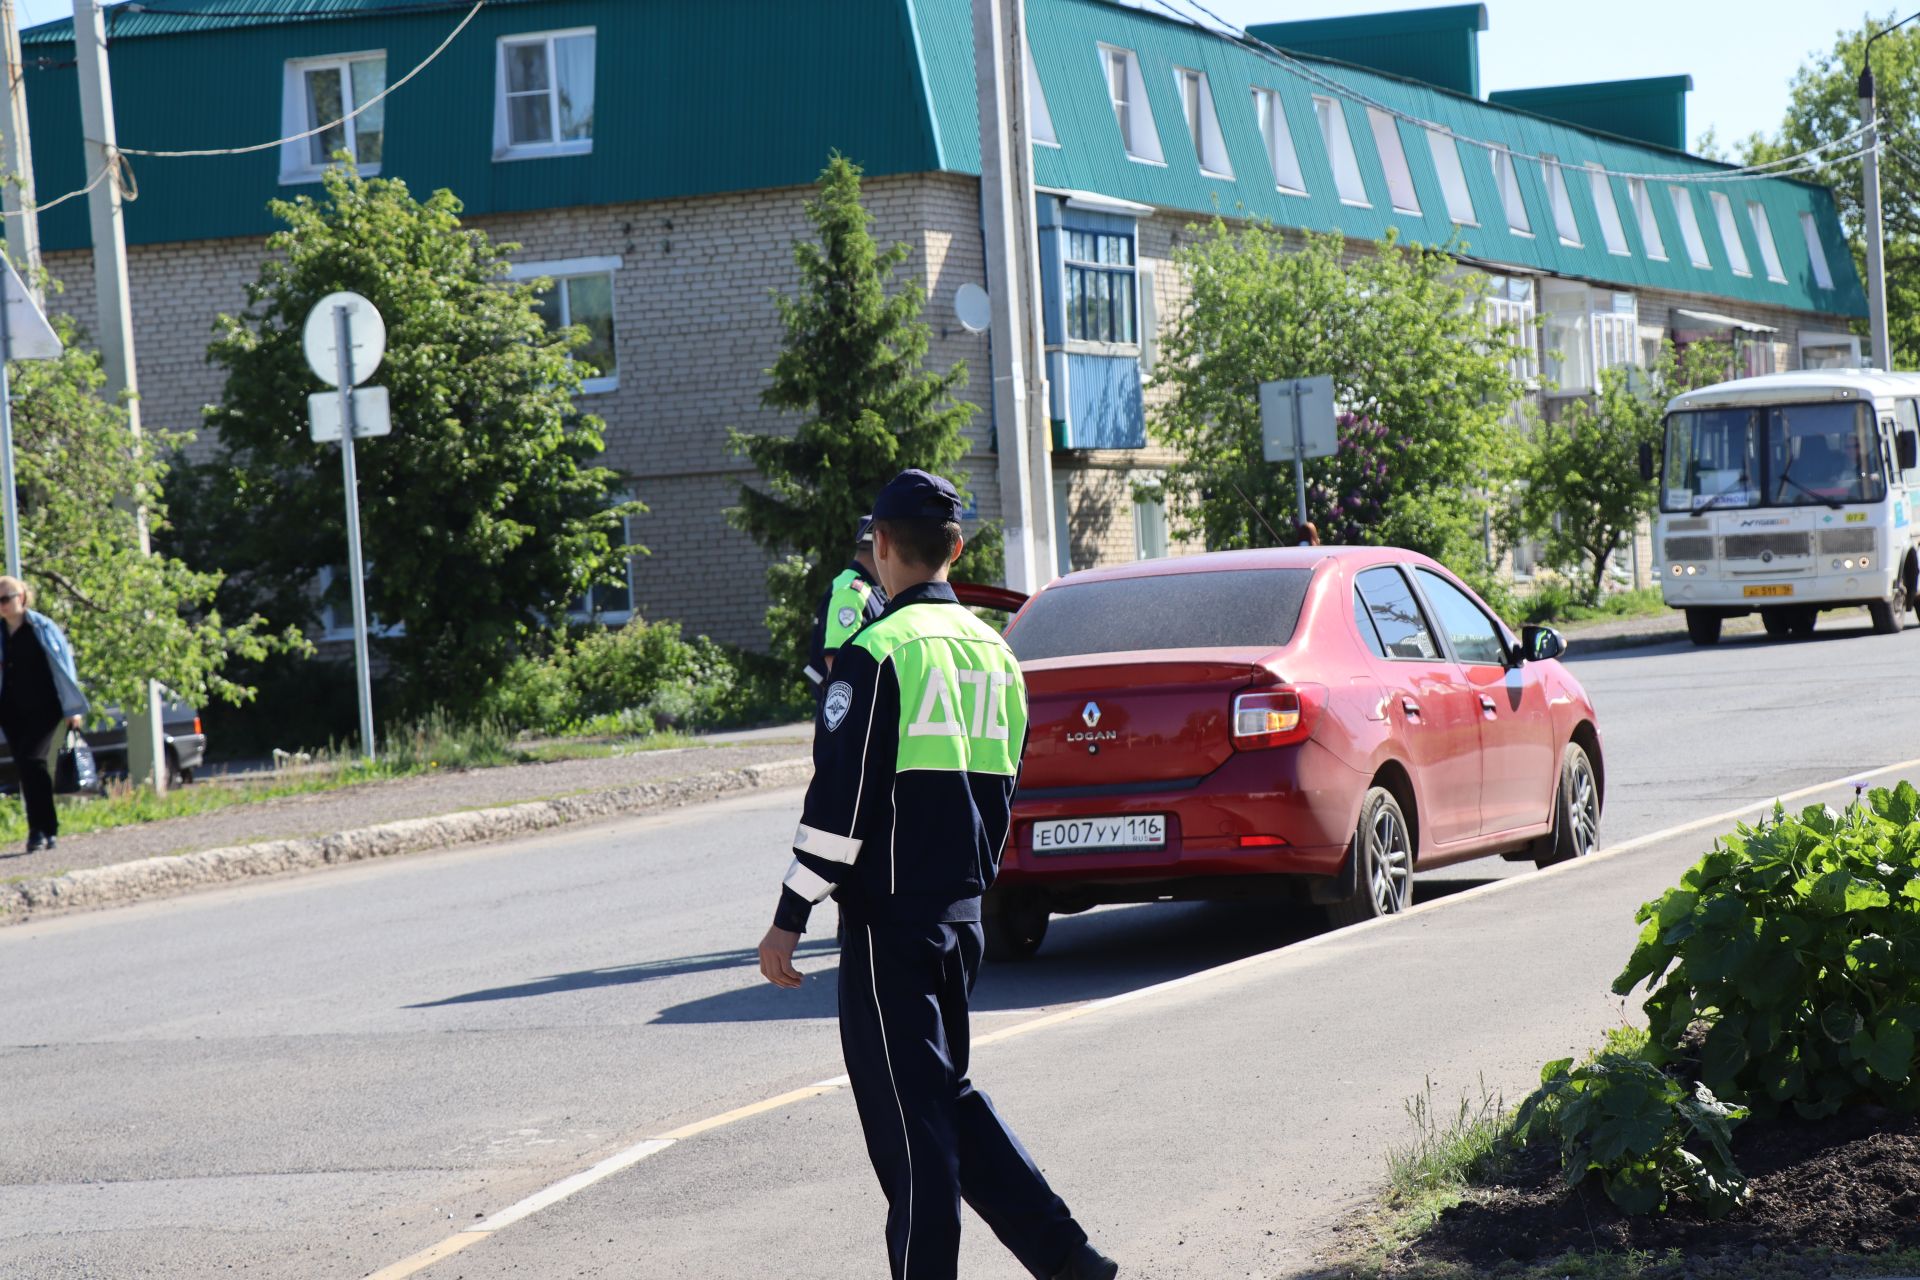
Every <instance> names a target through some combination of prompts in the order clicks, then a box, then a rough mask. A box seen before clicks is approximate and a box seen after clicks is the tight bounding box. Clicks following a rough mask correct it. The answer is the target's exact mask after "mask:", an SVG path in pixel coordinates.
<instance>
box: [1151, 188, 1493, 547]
mask: <svg viewBox="0 0 1920 1280" xmlns="http://www.w3.org/2000/svg"><path fill="white" fill-rule="evenodd" d="M1174 256H1175V261H1176V262H1178V264H1179V265H1180V267H1181V269H1182V271H1183V272H1184V273H1185V275H1186V278H1187V282H1188V284H1189V286H1190V288H1191V297H1190V301H1189V303H1188V304H1187V306H1186V307H1184V308H1183V309H1182V310H1181V312H1180V314H1179V315H1178V316H1177V317H1176V318H1175V319H1174V322H1173V325H1172V328H1171V330H1170V331H1169V332H1168V333H1167V335H1166V337H1165V338H1164V339H1163V341H1162V343H1161V354H1160V359H1159V363H1158V365H1157V366H1156V367H1155V369H1154V371H1153V381H1154V385H1155V386H1156V387H1157V388H1159V389H1161V390H1162V391H1163V392H1165V393H1166V398H1165V399H1164V400H1162V401H1161V403H1160V404H1159V405H1158V407H1156V408H1155V409H1154V410H1153V411H1152V413H1151V415H1150V418H1149V430H1150V432H1151V434H1152V436H1153V439H1154V440H1155V442H1156V443H1158V444H1161V445H1164V446H1166V447H1167V448H1169V449H1171V450H1172V451H1173V452H1174V453H1175V454H1176V455H1177V460H1176V461H1175V462H1174V463H1173V464H1172V465H1171V466H1170V467H1168V469H1167V472H1166V480H1165V483H1164V492H1165V494H1166V497H1167V499H1168V511H1169V515H1170V516H1171V517H1172V521H1173V524H1174V525H1175V527H1176V529H1177V532H1178V534H1179V536H1181V537H1198V538H1200V539H1202V540H1204V542H1205V544H1206V546H1207V547H1208V548H1209V549H1213V550H1218V549H1222V548H1230V547H1257V546H1268V545H1273V544H1274V543H1276V542H1278V543H1286V542H1290V541H1292V533H1293V519H1294V517H1293V512H1294V510H1295V504H1294V491H1293V468H1292V466H1291V465H1290V464H1284V463H1272V462H1267V461H1266V460H1265V459H1264V457H1263V456H1262V448H1261V435H1260V407H1259V402H1258V397H1257V394H1256V388H1257V386H1258V384H1259V383H1261V382H1265V381H1268V380H1271V379H1276V378H1295V377H1311V376H1315V375H1319V374H1330V375H1332V377H1333V387H1334V396H1335V399H1336V401H1337V402H1338V405H1339V407H1340V408H1341V409H1342V410H1344V411H1346V412H1347V413H1348V414H1349V417H1348V419H1347V423H1346V426H1345V427H1344V428H1343V431H1342V436H1341V452H1340V453H1339V455H1337V456H1335V457H1333V458H1320V459H1314V460H1311V461H1309V462H1308V463H1307V464H1306V475H1307V491H1308V505H1307V518H1308V519H1309V520H1312V521H1314V522H1315V523H1316V524H1317V525H1319V526H1320V527H1321V528H1322V529H1328V530H1331V529H1342V530H1348V531H1351V532H1354V533H1357V534H1359V535H1361V536H1364V537H1365V539H1366V540H1367V541H1369V542H1372V543H1380V544H1394V545H1399V546H1405V547H1411V548H1413V549H1415V550H1418V551H1423V552H1426V553H1428V554H1430V555H1433V556H1435V557H1436V558H1439V559H1442V560H1444V561H1446V562H1447V563H1448V564H1449V565H1451V566H1452V567H1453V568H1454V569H1455V570H1456V571H1457V572H1460V573H1462V574H1463V575H1464V576H1466V577H1468V578H1470V579H1472V580H1474V581H1476V582H1485V581H1486V580H1487V577H1488V568H1489V566H1488V565H1487V559H1486V556H1485V553H1484V551H1483V550H1482V544H1481V528H1482V524H1481V522H1482V518H1483V514H1484V511H1485V503H1484V502H1479V501H1476V500H1474V499H1472V498H1471V497H1469V496H1468V495H1469V494H1471V493H1473V492H1476V491H1477V492H1490V491H1492V490H1493V489H1495V488H1496V487H1497V486H1498V485H1499V484H1500V483H1501V482H1502V481H1503V479H1504V478H1505V476H1506V473H1507V470H1508V466H1509V461H1510V459H1511V457H1512V454H1513V447H1512V445H1513V440H1514V429H1513V427H1512V426H1511V424H1510V422H1509V421H1508V419H1509V416H1510V413H1511V406H1512V405H1513V403H1514V401H1515V400H1516V399H1517V398H1518V397H1519V396H1520V394H1521V387H1520V385H1519V383H1518V382H1517V381H1516V380H1515V378H1514V376H1513V374H1512V372H1511V371H1510V370H1509V367H1508V365H1509V360H1510V358H1511V354H1510V346H1511V344H1512V343H1513V342H1514V341H1515V340H1516V335H1515V334H1514V333H1513V332H1512V331H1511V330H1510V329H1509V328H1506V327H1504V326H1501V327H1492V326H1489V324H1488V323H1487V320H1486V318H1485V312H1484V309H1483V308H1482V307H1481V306H1479V305H1478V302H1479V298H1480V292H1479V287H1478V286H1477V285H1476V283H1475V280H1476V279H1477V278H1476V277H1468V278H1462V277H1461V276H1460V274H1459V270H1458V264H1457V263H1456V262H1455V260H1454V259H1453V258H1452V257H1451V256H1450V255H1448V254H1446V253H1444V252H1441V251H1440V250H1436V249H1428V248H1422V247H1419V246H1414V247H1406V246H1402V245H1399V244H1397V243H1395V242H1394V241H1393V240H1392V239H1391V238H1389V239H1388V240H1387V241H1386V242H1384V243H1382V244H1380V245H1379V246H1378V247H1377V250H1376V251H1373V252H1369V253H1366V254H1363V255H1361V256H1360V257H1358V258H1357V259H1356V260H1354V261H1347V260H1346V259H1345V256H1344V244H1343V242H1342V240H1341V238H1340V237H1339V236H1317V235H1309V236H1307V237H1306V242H1305V244H1304V245H1303V246H1299V247H1295V246H1294V245H1292V244H1290V243H1289V242H1288V240H1287V239H1286V237H1285V236H1284V235H1283V234H1282V233H1281V232H1280V231H1279V230H1278V229H1276V228H1274V227H1273V226H1271V225H1269V224H1264V223H1255V224H1253V225H1250V226H1247V227H1244V228H1241V229H1238V230H1234V229H1229V228H1228V226H1227V225H1226V223H1225V222H1224V221H1222V220H1219V219H1216V220H1215V221H1214V222H1213V224H1212V226H1211V227H1210V228H1209V229H1208V231H1207V232H1206V234H1204V235H1203V236H1201V237H1200V238H1199V239H1197V240H1195V241H1193V242H1191V243H1189V244H1185V245H1182V246H1181V247H1180V248H1178V249H1177V250H1176V251H1175V255H1174ZM1383 442H1385V445H1386V446H1387V447H1386V448H1385V449H1384V450H1383ZM1363 472H1364V474H1362V473H1363ZM1361 511H1365V512H1367V513H1369V514H1372V513H1375V512H1377V513H1378V514H1377V517H1376V518H1374V519H1372V521H1371V522H1370V523H1365V524H1363V523H1361V522H1359V521H1356V520H1355V519H1353V517H1354V515H1355V513H1356V512H1361Z"/></svg>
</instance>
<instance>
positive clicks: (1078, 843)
mask: <svg viewBox="0 0 1920 1280" xmlns="http://www.w3.org/2000/svg"><path fill="white" fill-rule="evenodd" d="M1166 847H1167V816H1166V815H1165V814H1163V813H1135V814H1124V815H1116V816H1113V817H1103V818H1054V819H1050V820H1048V821H1045V822H1036V823H1034V824H1033V851H1034V852H1035V853H1081V852H1087V851H1091V850H1095V849H1164V848H1166Z"/></svg>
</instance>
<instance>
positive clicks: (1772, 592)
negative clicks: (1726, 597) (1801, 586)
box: [1744, 582, 1793, 596]
mask: <svg viewBox="0 0 1920 1280" xmlns="http://www.w3.org/2000/svg"><path fill="white" fill-rule="evenodd" d="M1744 593H1745V594H1746V595H1748V596H1790V595H1792V594H1793V584H1792V583H1791V582H1783V583H1780V584H1779V585H1778V586H1771V587H1747V588H1745V589H1744Z"/></svg>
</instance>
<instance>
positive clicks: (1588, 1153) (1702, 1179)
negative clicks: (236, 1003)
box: [1513, 1050, 1747, 1217]
mask: <svg viewBox="0 0 1920 1280" xmlns="http://www.w3.org/2000/svg"><path fill="white" fill-rule="evenodd" d="M1746 1116H1747V1111H1746V1109H1745V1108H1743V1107H1729V1106H1727V1105H1725V1104H1723V1103H1722V1102H1720V1100H1719V1099H1717V1098H1715V1097H1714V1096H1713V1092H1712V1091H1711V1090H1710V1089H1708V1088H1707V1087H1706V1086H1705V1085H1699V1084H1696V1085H1693V1086H1692V1087H1689V1086H1688V1085H1687V1084H1686V1083H1685V1082H1683V1081H1680V1080H1676V1079H1674V1078H1673V1077H1672V1076H1670V1075H1667V1074H1666V1073H1664V1072H1662V1071H1661V1070H1660V1068H1659V1067H1657V1066H1655V1065H1654V1064H1652V1063H1651V1062H1648V1061H1647V1060H1646V1059H1644V1058H1641V1057H1638V1056H1636V1055H1634V1054H1631V1053H1621V1052H1618V1051H1616V1050H1606V1051H1603V1052H1601V1053H1599V1054H1597V1055H1596V1056H1595V1057H1594V1058H1593V1060H1592V1061H1591V1062H1588V1063H1586V1064H1585V1065H1583V1066H1578V1067H1576V1066H1574V1065H1573V1059H1572V1058H1560V1059H1557V1060H1555V1061H1553V1062H1549V1063H1548V1064H1547V1065H1546V1067H1545V1068H1544V1069H1543V1070H1542V1071H1541V1072H1540V1087H1539V1088H1538V1089H1537V1090H1535V1091H1534V1092H1533V1093H1532V1094H1530V1095H1528V1097H1527V1099H1526V1101H1524V1102H1522V1103H1521V1104H1520V1109H1519V1110H1518V1111H1516V1112H1515V1113H1514V1121H1513V1134H1514V1137H1515V1138H1516V1139H1517V1140H1518V1141H1519V1142H1521V1143H1522V1144H1524V1145H1527V1146H1532V1145H1534V1144H1535V1143H1555V1144H1557V1145H1558V1147H1559V1155H1560V1169H1561V1172H1562V1173H1564V1174H1565V1175H1566V1179H1567V1185H1568V1186H1575V1185H1578V1184H1579V1183H1580V1182H1581V1181H1583V1180H1584V1179H1585V1178H1586V1177H1587V1176H1588V1175H1590V1174H1598V1175H1599V1176H1600V1181H1601V1185H1602V1186H1603V1187H1604V1188H1605V1189H1606V1193H1607V1198H1608V1199H1610V1200H1612V1201H1613V1202H1614V1203H1615V1204H1617V1205H1619V1206H1620V1209H1621V1211H1622V1212H1625V1213H1635V1214H1639V1213H1652V1212H1654V1211H1655V1210H1657V1209H1664V1208H1665V1207H1666V1206H1667V1204H1668V1203H1669V1201H1670V1200H1671V1198H1672V1197H1673V1196H1675V1195H1676V1194H1678V1195H1684V1196H1686V1197H1687V1198H1689V1199H1691V1200H1693V1201H1694V1202H1696V1203H1698V1204H1699V1205H1700V1206H1701V1207H1702V1208H1704V1209H1705V1210H1706V1211H1707V1212H1708V1213H1710V1214H1712V1215H1714V1216H1715V1217H1718V1216H1720V1215H1722V1214H1725V1213H1726V1212H1727V1211H1728V1210H1730V1209H1732V1208H1733V1207H1734V1206H1735V1205H1737V1204H1738V1203H1739V1202H1740V1197H1741V1195H1742V1194H1744V1192H1745V1190H1746V1179H1745V1178H1744V1177H1743V1176H1742V1175H1741V1173H1740V1171H1739V1169H1737V1168H1735V1167H1734V1163H1733V1155H1732V1153H1731V1152H1730V1151H1729V1150H1728V1145H1727V1144H1728V1142H1729V1140H1730V1139H1731V1137H1732V1135H1733V1129H1734V1126H1735V1125H1737V1124H1739V1123H1740V1122H1741V1121H1742V1120H1744V1119H1745V1118H1746ZM1689 1144H1691V1145H1689ZM1696 1148H1704V1149H1703V1150H1701V1149H1696Z"/></svg>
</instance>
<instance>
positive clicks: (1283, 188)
mask: <svg viewBox="0 0 1920 1280" xmlns="http://www.w3.org/2000/svg"><path fill="white" fill-rule="evenodd" d="M1253 114H1254V119H1255V120H1257V121H1258V122H1259V124H1260V136H1261V137H1262V138H1263V139H1265V140H1266V144H1267V162H1268V163H1269V164H1271V165H1272V166H1273V187H1274V190H1276V191H1279V192H1282V193H1284V194H1286V195H1290V196H1303V195H1305V194H1307V175H1306V174H1305V173H1304V172H1302V170H1301V168H1300V152H1299V151H1298V150H1297V149H1295V147H1294V145H1293V126H1292V125H1291V124H1289V123H1288V121H1287V109H1286V106H1285V105H1284V104H1283V103H1282V101H1281V98H1280V91H1279V90H1278V89H1263V88H1261V87H1260V86H1259V85H1254V86H1253Z"/></svg>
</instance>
